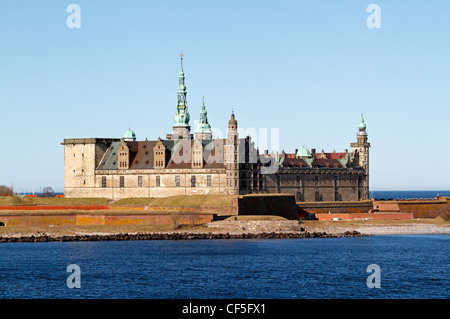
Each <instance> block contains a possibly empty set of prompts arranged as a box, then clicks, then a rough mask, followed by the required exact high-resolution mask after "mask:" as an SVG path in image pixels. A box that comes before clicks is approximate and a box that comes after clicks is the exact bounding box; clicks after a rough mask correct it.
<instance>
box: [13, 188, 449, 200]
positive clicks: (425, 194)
mask: <svg viewBox="0 0 450 319" xmlns="http://www.w3.org/2000/svg"><path fill="white" fill-rule="evenodd" d="M40 194H41V193H36V192H35V193H31V192H30V193H19V194H18V195H36V196H39V195H40ZM54 194H55V195H64V192H55V193H54ZM438 195H439V196H440V197H444V196H445V197H450V190H426V191H421V190H415V191H414V190H413V191H411V190H409V191H402V190H378V191H370V192H369V197H370V198H373V199H377V200H383V199H385V200H386V199H434V198H436V197H437V196H438Z"/></svg>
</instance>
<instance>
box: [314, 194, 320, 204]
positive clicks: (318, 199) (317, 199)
mask: <svg viewBox="0 0 450 319" xmlns="http://www.w3.org/2000/svg"><path fill="white" fill-rule="evenodd" d="M315 201H316V202H320V193H319V192H316V193H315Z"/></svg>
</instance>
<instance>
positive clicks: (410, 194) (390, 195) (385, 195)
mask: <svg viewBox="0 0 450 319" xmlns="http://www.w3.org/2000/svg"><path fill="white" fill-rule="evenodd" d="M438 194H439V196H441V197H442V196H447V197H450V190H448V191H445V190H444V191H442V190H441V191H371V192H370V194H369V195H370V198H375V199H410V198H411V199H412V198H415V199H420V198H423V199H433V198H436V196H437V195H438Z"/></svg>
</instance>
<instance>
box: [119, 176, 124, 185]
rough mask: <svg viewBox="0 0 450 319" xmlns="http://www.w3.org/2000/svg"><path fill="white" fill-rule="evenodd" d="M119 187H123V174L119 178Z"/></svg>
mask: <svg viewBox="0 0 450 319" xmlns="http://www.w3.org/2000/svg"><path fill="white" fill-rule="evenodd" d="M119 187H122V188H123V187H125V177H124V176H120V179H119Z"/></svg>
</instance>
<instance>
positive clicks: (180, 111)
mask: <svg viewBox="0 0 450 319" xmlns="http://www.w3.org/2000/svg"><path fill="white" fill-rule="evenodd" d="M180 56H181V70H180V74H179V76H178V91H177V111H176V113H175V115H174V117H173V118H174V120H175V125H174V127H190V125H189V119H190V117H189V112H188V106H187V101H186V85H185V83H184V80H185V79H184V71H183V56H184V55H183V52H181V54H180Z"/></svg>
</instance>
